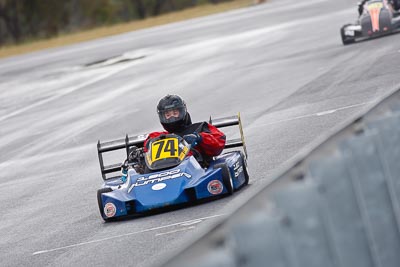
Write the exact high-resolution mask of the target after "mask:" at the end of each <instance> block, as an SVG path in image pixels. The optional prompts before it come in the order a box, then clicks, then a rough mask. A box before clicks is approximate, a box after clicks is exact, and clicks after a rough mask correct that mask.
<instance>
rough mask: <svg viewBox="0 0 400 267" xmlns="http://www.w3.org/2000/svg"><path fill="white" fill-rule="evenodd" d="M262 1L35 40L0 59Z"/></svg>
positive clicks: (1, 51) (239, 0)
mask: <svg viewBox="0 0 400 267" xmlns="http://www.w3.org/2000/svg"><path fill="white" fill-rule="evenodd" d="M256 2H263V1H262V0H258V1H257V0H234V1H232V2H225V3H220V4H217V5H212V4H207V5H201V6H197V7H194V8H189V9H185V10H182V11H178V12H174V13H169V14H165V15H161V16H158V17H151V18H148V19H145V20H140V21H133V22H129V23H123V24H117V25H113V26H108V27H99V28H95V29H92V30H86V31H81V32H77V33H71V34H64V35H60V36H58V37H55V38H51V39H46V40H37V41H31V42H26V43H23V44H18V45H7V46H4V47H1V48H0V58H4V57H9V56H14V55H19V54H24V53H29V52H33V51H38V50H42V49H46V48H53V47H60V46H64V45H70V44H74V43H79V42H84V41H89V40H94V39H97V38H101V37H107V36H111V35H116V34H121V33H125V32H130V31H135V30H139V29H145V28H150V27H154V26H158V25H163V24H168V23H172V22H177V21H183V20H187V19H191V18H196V17H202V16H207V15H211V14H215V13H220V12H224V11H228V10H233V9H238V8H243V7H246V6H250V5H253V4H254V3H256Z"/></svg>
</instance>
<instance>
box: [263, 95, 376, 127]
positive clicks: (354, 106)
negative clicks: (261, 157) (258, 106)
mask: <svg viewBox="0 0 400 267" xmlns="http://www.w3.org/2000/svg"><path fill="white" fill-rule="evenodd" d="M372 103H375V101H370V102H364V103H360V104H355V105H350V106H345V107H341V108H337V109H330V110H325V111H321V112H317V113H312V114H306V115H302V116H297V117H293V118H288V119H284V120H279V121H274V122H270V123H264V124H259V125H257V127H259V126H266V125H273V124H278V123H282V122H288V121H293V120H298V119H304V118H309V117H315V116H325V115H330V114H332V113H335V112H337V111H341V110H345V109H350V108H356V107H359V106H365V105H368V104H372Z"/></svg>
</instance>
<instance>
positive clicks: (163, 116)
mask: <svg viewBox="0 0 400 267" xmlns="http://www.w3.org/2000/svg"><path fill="white" fill-rule="evenodd" d="M185 115H186V109H185V107H184V106H183V105H182V106H174V107H170V108H165V109H162V110H159V111H158V116H159V117H160V122H161V123H173V122H176V121H182V120H183V119H184V118H185Z"/></svg>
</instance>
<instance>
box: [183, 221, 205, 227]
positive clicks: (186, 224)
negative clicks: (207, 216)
mask: <svg viewBox="0 0 400 267" xmlns="http://www.w3.org/2000/svg"><path fill="white" fill-rule="evenodd" d="M197 223H201V220H192V221H188V222H184V223H182V224H181V225H182V226H189V225H192V224H197Z"/></svg>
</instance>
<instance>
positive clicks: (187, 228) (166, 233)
mask: <svg viewBox="0 0 400 267" xmlns="http://www.w3.org/2000/svg"><path fill="white" fill-rule="evenodd" d="M194 228H196V227H194V226H190V227H186V228H181V229H177V230H172V231H169V232H165V233H159V234H156V236H162V235H169V234H174V233H177V232H183V231H188V230H192V229H194Z"/></svg>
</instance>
